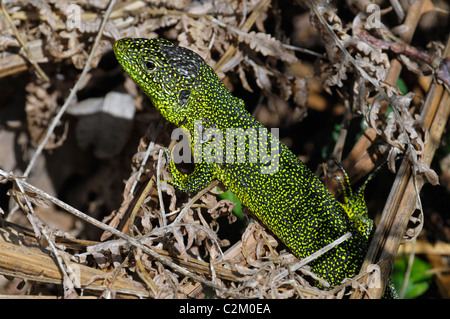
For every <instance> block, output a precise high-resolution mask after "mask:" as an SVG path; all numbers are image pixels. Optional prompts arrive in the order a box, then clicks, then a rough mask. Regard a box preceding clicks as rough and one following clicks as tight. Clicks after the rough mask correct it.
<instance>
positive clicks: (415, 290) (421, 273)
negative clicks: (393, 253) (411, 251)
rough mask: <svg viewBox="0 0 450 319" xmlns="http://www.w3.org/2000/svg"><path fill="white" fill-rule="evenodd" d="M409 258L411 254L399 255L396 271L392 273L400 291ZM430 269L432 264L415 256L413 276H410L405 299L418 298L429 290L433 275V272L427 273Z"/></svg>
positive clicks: (392, 277) (396, 261)
mask: <svg viewBox="0 0 450 319" xmlns="http://www.w3.org/2000/svg"><path fill="white" fill-rule="evenodd" d="M408 258H409V255H404V254H403V255H399V256H397V258H396V260H395V263H394V272H393V273H392V276H391V279H392V281H393V282H394V285H395V287H396V288H397V290H398V291H400V289H401V287H402V285H403V280H404V276H405V272H406V267H407V266H408ZM428 269H431V265H430V264H428V263H427V262H425V261H423V260H421V259H419V258H414V262H413V265H412V269H411V276H410V277H409V281H408V285H407V286H406V290H405V295H404V298H405V299H412V298H417V297H419V296H420V295H422V294H423V293H425V292H426V291H427V290H428V288H429V286H430V282H431V277H433V275H432V274H429V273H426V271H427V270H428Z"/></svg>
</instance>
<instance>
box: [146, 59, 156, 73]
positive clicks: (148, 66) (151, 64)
mask: <svg viewBox="0 0 450 319" xmlns="http://www.w3.org/2000/svg"><path fill="white" fill-rule="evenodd" d="M144 67H145V68H146V69H147V70H149V71H153V70H154V69H155V67H156V65H155V63H154V62H153V61H150V60H147V61H144Z"/></svg>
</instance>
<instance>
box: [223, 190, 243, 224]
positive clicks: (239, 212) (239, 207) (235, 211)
mask: <svg viewBox="0 0 450 319" xmlns="http://www.w3.org/2000/svg"><path fill="white" fill-rule="evenodd" d="M217 197H219V198H220V199H228V200H229V201H231V202H233V203H235V204H236V205H235V206H234V208H233V214H234V215H236V216H237V217H238V218H239V219H241V220H243V219H245V216H244V213H243V212H242V203H241V201H240V200H239V198H237V197H236V195H234V194H233V193H232V192H231V191H230V190H227V191H226V192H223V193H221V194H218V195H217Z"/></svg>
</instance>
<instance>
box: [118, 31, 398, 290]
mask: <svg viewBox="0 0 450 319" xmlns="http://www.w3.org/2000/svg"><path fill="white" fill-rule="evenodd" d="M114 52H115V55H116V57H117V60H118V61H119V63H120V64H121V66H122V67H123V69H124V70H125V71H126V72H127V73H128V74H129V75H130V76H131V78H132V79H133V80H134V81H135V82H136V83H137V84H138V85H139V86H140V87H141V88H142V90H143V91H144V92H145V93H146V94H147V95H148V96H149V98H150V99H151V101H152V102H153V105H154V106H155V107H156V108H157V109H158V110H159V111H160V112H161V114H162V115H163V117H164V118H166V119H167V120H168V121H169V122H172V123H174V124H175V125H177V126H179V127H182V128H185V129H187V130H188V131H189V132H191V138H192V140H191V143H192V145H194V140H193V139H194V138H193V137H192V136H194V134H192V133H193V132H194V130H196V129H199V128H198V127H196V125H198V124H197V123H201V129H202V130H205V129H208V128H213V129H215V130H217V129H218V130H219V132H220V133H221V134H222V135H223V136H226V134H227V129H230V128H236V129H237V128H239V129H243V130H247V129H249V128H254V129H256V130H257V131H258V132H264V130H265V129H264V127H263V126H262V125H261V124H260V123H259V122H258V121H257V120H256V119H255V118H254V117H253V116H252V115H251V114H250V113H248V112H247V110H246V109H245V105H244V102H243V101H242V100H241V99H238V98H236V97H234V96H233V95H232V94H231V93H230V92H229V91H228V90H227V89H226V87H225V86H224V84H223V83H222V81H220V79H219V78H218V76H217V75H216V73H215V72H214V71H213V70H212V68H211V67H210V66H208V65H207V64H206V63H205V61H204V60H203V59H202V58H201V57H200V56H199V55H198V54H196V53H195V52H193V51H191V50H189V49H186V48H183V47H179V46H176V45H173V44H172V43H171V42H169V41H167V40H164V39H142V38H135V39H130V38H126V39H121V40H119V41H117V42H116V43H115V45H114ZM260 129H261V130H262V131H259V130H260ZM258 139H259V142H261V140H260V136H259V135H258ZM225 141H226V139H225V138H224V139H223V141H222V143H224V147H225V146H226V145H225V144H226V142H225ZM271 141H276V142H277V144H276V145H277V146H278V154H279V158H277V166H276V171H275V172H274V173H262V171H263V170H264V168H267V165H268V163H265V162H264V160H263V159H260V160H259V161H256V162H254V161H250V160H249V158H250V155H247V156H246V158H245V160H244V161H241V162H239V161H237V159H236V157H234V161H233V162H230V161H226V160H218V161H217V160H216V161H213V162H206V161H201V162H198V163H196V164H195V169H194V171H193V172H192V173H191V174H189V175H185V174H182V173H180V172H179V171H178V170H177V168H176V167H175V164H174V162H173V160H172V159H171V157H170V155H169V154H168V153H167V156H168V159H169V170H170V173H171V176H172V181H171V183H172V184H173V185H175V186H176V187H177V188H179V189H180V190H182V191H185V192H196V191H198V190H200V189H202V188H204V187H206V186H208V185H209V184H210V183H211V182H212V181H213V180H214V179H218V180H219V181H221V182H222V183H223V184H224V185H225V186H226V187H227V188H228V189H230V190H231V191H232V192H233V193H234V194H235V195H236V196H237V197H238V198H239V199H240V200H241V201H242V203H243V204H244V205H245V206H247V207H248V208H249V209H250V210H251V211H252V212H253V213H254V214H255V216H256V217H257V218H258V219H260V220H261V221H262V222H263V223H264V224H265V225H266V226H267V227H268V228H269V229H270V230H271V231H272V232H273V233H274V234H276V236H278V238H280V239H281V240H282V241H283V243H284V244H285V245H286V246H287V247H288V248H289V249H290V250H291V251H292V253H293V254H295V255H296V256H297V257H298V258H305V257H307V256H309V255H311V254H312V253H314V252H316V251H318V250H320V249H321V248H323V247H325V246H326V245H329V244H331V243H332V242H334V241H335V240H337V239H338V238H340V237H341V236H343V235H344V234H346V233H347V232H351V234H352V235H351V237H350V238H349V239H347V240H345V241H344V242H343V243H341V244H340V245H338V246H337V247H335V248H333V249H331V250H330V251H328V252H326V253H325V254H323V255H321V256H320V257H318V258H316V259H314V260H313V261H311V262H310V266H311V270H312V271H313V272H314V273H315V274H317V275H318V276H319V277H321V278H323V279H325V280H326V281H327V282H328V283H329V284H330V285H332V286H335V285H339V284H340V283H341V282H342V280H343V279H345V278H349V277H352V276H354V275H356V274H358V272H359V269H360V267H361V264H362V262H363V260H364V256H365V254H366V251H367V248H368V244H369V240H370V235H371V233H372V221H371V220H370V219H368V217H367V209H366V205H365V203H364V196H363V188H364V187H363V188H362V189H361V190H360V191H358V192H356V193H355V195H353V194H350V195H349V196H346V197H345V201H344V203H340V202H338V201H337V200H336V199H335V198H334V197H333V196H332V195H331V194H330V193H329V192H328V190H327V189H326V188H325V186H324V185H323V183H322V182H321V181H320V180H319V179H318V178H317V177H316V176H315V175H314V174H313V173H312V172H311V171H310V170H309V169H308V168H307V167H306V166H305V165H304V164H303V163H302V162H301V161H300V160H299V159H298V158H297V157H296V156H295V155H294V154H293V153H292V152H291V151H290V150H289V149H288V148H287V147H286V146H285V145H284V144H282V143H280V142H278V140H277V139H276V137H275V136H273V135H271V134H270V133H267V140H264V143H266V144H269V145H271V144H270V142H271ZM208 142H211V141H202V143H203V147H204V146H205V144H208ZM241 143H245V145H244V147H245V150H246V151H247V152H251V151H252V150H253V149H254V147H253V146H254V145H249V143H250V138H248V139H244V141H242V140H241ZM239 146H240V145H236V148H237V147H239ZM194 153H195V151H194ZM215 155H217V157H216V159H217V158H223V157H225V154H215ZM257 155H262V154H261V151H260V150H259V149H258V151H257ZM364 186H365V184H364ZM387 295H388V296H391V297H395V289H394V288H393V286H392V284H389V285H388V289H387Z"/></svg>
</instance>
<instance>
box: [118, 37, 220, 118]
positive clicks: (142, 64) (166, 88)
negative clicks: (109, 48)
mask: <svg viewBox="0 0 450 319" xmlns="http://www.w3.org/2000/svg"><path fill="white" fill-rule="evenodd" d="M114 53H115V55H116V57H117V60H118V61H119V63H120V64H121V66H122V67H123V69H124V70H125V71H126V72H127V73H128V74H129V75H130V76H131V78H132V79H133V80H134V81H135V82H136V83H137V84H138V85H139V86H140V87H141V88H142V90H143V91H144V92H145V93H146V94H147V95H148V96H149V97H150V99H151V100H152V102H153V104H154V106H155V107H156V108H157V109H158V110H159V111H160V112H161V114H162V115H163V116H164V117H165V118H166V119H167V120H168V121H169V122H172V123H174V124H176V125H178V126H185V125H184V124H185V123H186V121H191V120H192V119H193V118H194V117H195V114H193V113H195V112H198V111H199V106H198V105H197V106H196V105H194V104H198V99H197V100H196V101H194V98H193V96H194V95H197V96H198V95H199V91H201V83H202V82H201V81H202V78H204V77H205V74H206V73H205V72H207V73H208V74H211V73H212V74H214V75H215V73H214V72H213V71H212V69H211V68H210V67H209V66H208V65H207V64H206V63H205V61H204V60H203V59H202V58H201V57H200V56H199V55H198V54H197V53H195V52H193V51H191V50H189V49H186V48H183V47H179V46H176V45H174V44H172V43H171V42H170V41H168V40H165V39H144V38H124V39H121V40H119V41H117V42H116V43H115V44H114ZM215 76H216V75H215Z"/></svg>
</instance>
